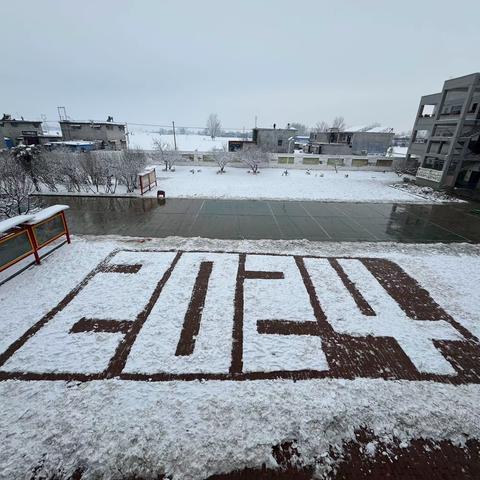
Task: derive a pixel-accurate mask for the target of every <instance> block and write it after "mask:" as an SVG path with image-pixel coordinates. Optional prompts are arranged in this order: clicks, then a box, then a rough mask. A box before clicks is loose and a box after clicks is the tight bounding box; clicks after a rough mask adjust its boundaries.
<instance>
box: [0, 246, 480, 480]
mask: <svg viewBox="0 0 480 480" xmlns="http://www.w3.org/2000/svg"><path fill="white" fill-rule="evenodd" d="M117 250H118V251H117ZM179 250H181V251H182V252H183V253H181V254H180V253H178V251H179ZM221 252H228V253H221ZM236 252H243V253H244V254H245V255H239V254H238V253H236ZM270 254H284V255H270ZM479 254H480V247H479V246H475V245H467V244H463V245H462V244H456V245H400V244H378V243H376V244H368V243H354V244H338V243H337V244H334V243H313V242H307V241H293V242H289V241H278V242H274V241H220V240H206V239H181V238H167V239H163V240H160V239H156V240H145V239H138V240H136V239H131V238H130V239H122V238H115V237H112V238H108V237H105V238H102V237H96V238H95V237H76V238H74V239H73V243H72V245H70V246H64V247H62V248H61V249H59V250H57V251H56V252H55V253H54V254H52V255H51V256H49V257H47V258H46V259H45V260H44V262H43V263H42V265H41V266H37V267H32V268H30V269H28V270H27V271H25V272H23V273H22V274H20V275H19V276H17V277H16V278H14V279H12V280H10V281H9V282H7V283H6V284H5V285H3V286H2V287H0V352H6V353H5V354H3V355H2V354H1V353H0V438H2V447H1V449H0V478H5V479H7V478H8V479H11V478H29V477H30V476H31V475H30V473H31V471H32V469H33V468H34V467H38V466H39V465H42V468H41V469H40V471H42V472H46V473H47V475H46V476H45V478H49V475H52V474H59V476H61V475H64V476H65V477H66V476H67V475H68V474H69V473H71V472H73V471H74V470H75V469H77V468H81V469H82V470H83V472H84V476H83V477H82V479H84V480H88V479H91V478H115V477H118V476H122V477H125V478H126V477H127V476H129V475H134V474H135V475H138V476H139V477H140V476H146V475H153V474H159V473H166V474H167V475H170V476H172V477H173V478H174V479H194V478H195V479H197V478H205V477H206V476H208V475H210V474H214V473H219V472H229V471H232V470H234V469H238V468H242V467H245V466H250V467H260V466H261V465H262V464H266V465H267V466H270V467H275V466H277V464H276V462H275V459H274V458H273V457H272V445H278V444H280V443H282V442H289V441H294V442H295V443H296V446H297V448H298V451H299V452H300V454H301V459H302V462H304V463H305V464H312V465H314V466H315V468H316V470H317V473H318V474H319V475H320V474H321V473H324V472H325V471H328V469H329V468H330V467H329V465H328V462H327V461H326V460H328V457H329V448H330V447H331V446H340V445H341V444H342V441H344V440H349V439H352V438H353V435H354V430H355V429H356V428H358V427H360V426H366V427H368V428H371V429H372V430H374V432H375V433H376V434H377V435H378V436H380V437H382V438H383V439H384V440H385V441H387V442H388V441H389V440H391V439H392V438H393V437H396V438H399V439H400V440H402V441H403V442H405V443H404V444H405V445H408V442H409V441H410V440H412V439H414V438H420V437H424V438H430V439H433V440H441V439H449V440H452V441H454V442H456V443H459V444H462V443H463V442H465V440H466V439H467V438H477V439H478V438H480V423H479V421H478V401H479V398H480V386H479V379H480V370H479V366H478V364H477V363H475V362H476V360H475V355H477V358H478V349H479V346H478V336H479V335H480V323H479V321H478V319H479V318H480V303H479V302H478V295H477V291H476V289H477V286H478V282H479V281H480V273H479V272H480V256H479ZM292 255H297V257H292ZM304 255H307V257H304ZM325 257H335V258H337V260H334V259H330V260H329V259H328V258H325ZM339 257H340V258H339ZM359 257H360V258H359ZM366 258H370V259H371V260H366ZM392 262H393V263H392ZM244 270H246V271H247V273H244ZM89 272H92V273H90V274H89ZM262 272H263V273H262ZM265 272H271V273H265ZM272 272H273V273H272ZM339 272H340V273H339ZM341 272H343V274H342V273H341ZM345 275H346V276H347V279H349V281H345ZM412 281H413V283H412ZM239 282H241V283H239ZM398 282H399V283H398ZM416 282H418V284H417V283H416ZM239 285H240V286H239ZM352 285H353V287H352ZM422 287H423V288H425V289H426V290H427V291H428V292H426V291H425V290H423V289H422ZM405 289H406V290H405ZM369 308H370V311H369V310H368V309H369ZM372 312H373V314H372ZM132 322H133V323H132ZM34 325H36V326H35V327H33V328H32V326H34ZM29 329H30V330H29ZM286 330H289V332H290V334H282V333H281V331H284V332H285V331H286ZM25 332H28V333H27V334H25ZM275 332H277V333H275ZM475 336H476V337H477V338H475ZM355 338H357V339H359V340H360V342H366V343H365V345H364V347H362V346H361V343H360V344H357V343H355V342H356V341H355ZM389 338H390V343H388V342H387V340H388V339H389ZM346 339H350V340H348V341H347V344H346V346H347V348H346V349H345V350H342V347H341V345H342V342H344V341H346ZM362 339H363V340H362ZM369 339H370V340H369ZM372 339H373V340H375V342H373V340H372ZM348 342H353V343H351V344H350V343H348ZM371 342H373V343H371ZM376 342H378V343H376ZM385 342H387V343H385ZM387 344H388V345H389V346H388V348H387V349H386V350H382V348H383V347H382V345H387ZM119 345H120V348H118V347H119ZM344 346H345V345H344ZM362 348H363V349H362ZM365 348H366V349H365ZM457 350H458V352H457ZM342 352H343V353H342ZM361 352H363V353H361ZM380 352H381V354H380ZM465 352H469V353H465ZM360 353H361V355H360V357H362V355H366V357H362V358H364V362H362V361H357V360H358V359H357V357H356V356H355V355H357V354H360ZM345 355H346V356H345ZM350 355H352V358H351V359H350ZM332 359H334V361H332ZM349 359H350V360H349ZM366 359H369V360H366ZM342 362H346V364H343V363H342ZM342 365H343V367H342ZM89 375H90V377H89ZM295 379H296V381H295ZM67 380H70V381H67ZM368 451H369V452H370V454H371V455H372V456H373V455H375V449H373V451H372V449H371V448H369V449H368ZM48 474H49V475H48ZM52 476H53V475H52ZM42 478H44V477H42ZM57 478H58V477H57Z"/></svg>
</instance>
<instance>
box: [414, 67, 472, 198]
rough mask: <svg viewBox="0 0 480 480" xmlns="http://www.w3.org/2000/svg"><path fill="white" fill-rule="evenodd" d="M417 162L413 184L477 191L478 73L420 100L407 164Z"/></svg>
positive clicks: (454, 81)
mask: <svg viewBox="0 0 480 480" xmlns="http://www.w3.org/2000/svg"><path fill="white" fill-rule="evenodd" d="M410 159H417V160H418V162H419V165H420V167H419V168H418V171H417V183H419V184H423V185H428V186H432V187H434V188H453V187H456V186H457V187H467V188H471V189H479V188H480V73H473V74H471V75H465V76H463V77H458V78H453V79H451V80H447V81H445V83H444V85H443V89H442V91H441V92H439V93H434V94H431V95H425V96H423V97H421V99H420V104H419V106H418V111H417V116H416V119H415V124H414V126H413V132H412V137H411V139H410V144H409V147H408V153H407V160H410Z"/></svg>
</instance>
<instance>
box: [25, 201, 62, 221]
mask: <svg viewBox="0 0 480 480" xmlns="http://www.w3.org/2000/svg"><path fill="white" fill-rule="evenodd" d="M68 208H70V207H69V206H68V205H52V206H51V207H47V208H44V209H43V210H40V211H39V212H37V213H35V214H34V215H32V217H33V218H31V219H30V220H28V221H26V222H25V223H26V224H27V225H35V224H36V223H40V222H43V220H46V219H47V218H50V217H52V216H53V215H55V214H56V213H59V212H63V211H64V210H67V209H68Z"/></svg>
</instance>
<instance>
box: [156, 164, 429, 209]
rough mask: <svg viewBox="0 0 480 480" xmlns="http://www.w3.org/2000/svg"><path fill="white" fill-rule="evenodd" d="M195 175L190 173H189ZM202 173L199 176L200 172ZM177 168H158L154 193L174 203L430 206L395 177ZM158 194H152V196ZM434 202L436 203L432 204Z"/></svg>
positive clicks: (387, 173) (388, 173) (333, 172)
mask: <svg viewBox="0 0 480 480" xmlns="http://www.w3.org/2000/svg"><path fill="white" fill-rule="evenodd" d="M192 169H193V170H194V171H195V173H192V172H191V170H192ZM198 170H200V171H198ZM217 171H218V168H216V167H186V166H177V167H176V168H175V172H165V171H163V170H162V167H160V166H158V167H157V178H158V184H159V186H158V188H159V189H162V190H165V192H166V194H167V196H168V197H175V198H192V197H197V198H232V199H270V200H318V201H332V202H401V203H429V202H430V201H432V200H430V199H428V198H423V197H421V196H418V195H414V194H410V193H408V192H404V191H402V190H397V189H394V188H392V187H391V186H390V185H391V184H392V183H394V182H399V181H401V179H400V178H399V177H398V175H396V174H395V173H394V172H385V173H383V172H366V171H343V170H339V172H338V173H335V170H333V169H332V170H325V171H315V170H312V171H311V173H310V175H307V174H306V171H305V170H288V175H287V176H284V175H282V172H283V170H282V169H276V168H264V169H262V170H261V171H260V173H259V174H257V175H254V174H251V173H247V172H248V170H247V168H244V167H241V168H239V167H227V173H225V174H217ZM150 195H153V196H154V195H156V191H152V192H150ZM433 201H434V200H433Z"/></svg>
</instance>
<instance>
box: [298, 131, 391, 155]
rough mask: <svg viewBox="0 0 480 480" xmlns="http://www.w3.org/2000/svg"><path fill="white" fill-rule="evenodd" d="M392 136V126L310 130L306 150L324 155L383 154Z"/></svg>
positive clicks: (389, 144)
mask: <svg viewBox="0 0 480 480" xmlns="http://www.w3.org/2000/svg"><path fill="white" fill-rule="evenodd" d="M393 137H394V132H393V128H388V127H368V126H363V127H352V128H348V129H346V130H344V131H339V130H338V129H335V128H330V129H329V130H327V131H326V132H312V133H311V134H310V141H309V143H308V145H307V146H306V151H308V152H309V153H316V154H325V155H385V154H386V153H387V150H388V148H389V147H390V146H391V145H392V143H393Z"/></svg>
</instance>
